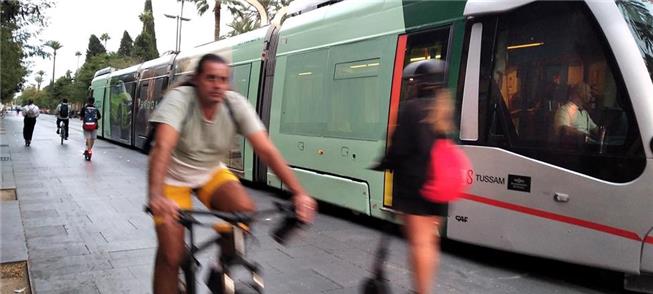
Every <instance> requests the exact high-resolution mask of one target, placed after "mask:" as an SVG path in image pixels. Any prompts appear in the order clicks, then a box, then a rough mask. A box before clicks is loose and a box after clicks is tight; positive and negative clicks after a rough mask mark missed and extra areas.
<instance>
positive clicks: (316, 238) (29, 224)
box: [1, 115, 601, 294]
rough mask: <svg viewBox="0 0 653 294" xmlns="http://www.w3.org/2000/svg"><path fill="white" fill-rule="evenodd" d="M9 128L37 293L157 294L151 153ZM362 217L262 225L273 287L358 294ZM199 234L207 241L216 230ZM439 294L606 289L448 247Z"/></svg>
mask: <svg viewBox="0 0 653 294" xmlns="http://www.w3.org/2000/svg"><path fill="white" fill-rule="evenodd" d="M4 128H5V130H6V131H5V132H3V133H2V134H1V136H2V144H4V145H8V148H10V150H11V155H12V158H11V160H12V164H13V173H12V175H13V176H14V178H15V185H16V187H17V192H18V193H17V194H18V204H19V206H20V219H21V221H22V225H23V226H24V238H25V239H24V240H25V242H26V246H27V249H28V256H29V257H28V258H29V270H30V277H31V279H32V283H33V287H34V290H35V293H38V294H43V293H150V292H151V277H152V269H153V261H154V254H155V246H156V237H155V233H154V229H153V225H152V221H151V219H150V217H149V216H148V215H146V214H145V213H144V212H143V211H142V207H143V205H144V203H145V191H146V181H145V180H146V169H147V157H146V156H145V155H143V154H141V153H139V152H137V151H134V150H131V149H127V148H124V147H121V146H118V145H114V144H111V143H108V142H106V141H102V140H100V141H99V142H98V143H97V146H96V148H95V152H94V157H93V161H92V162H86V161H84V160H83V159H82V151H83V143H82V142H83V140H82V134H81V131H80V130H81V128H80V123H79V121H72V122H71V125H70V130H71V131H70V133H71V135H70V140H68V141H66V142H65V144H64V145H60V144H59V142H58V140H59V138H58V137H57V136H56V134H55V128H54V118H53V117H51V116H47V115H41V116H40V117H39V119H38V122H37V124H36V131H35V134H34V139H33V141H32V146H31V147H29V148H27V147H24V146H23V139H22V120H21V119H20V118H18V117H15V116H13V115H8V117H6V118H5V119H4ZM3 168H4V165H3ZM248 191H249V192H250V194H251V195H252V197H254V198H255V200H256V202H257V205H258V207H259V208H266V207H270V206H271V203H272V201H273V200H274V199H275V198H274V197H273V196H272V195H270V194H271V193H270V192H266V191H258V190H253V189H248ZM334 211H336V212H337V211H338V210H334ZM338 213H340V214H346V213H347V212H346V211H342V210H340V212H338ZM9 217H10V215H5V213H4V212H3V216H2V221H3V224H4V223H9V222H10V220H9ZM11 217H14V219H15V218H16V216H15V215H14V216H11ZM359 219H361V218H357V217H347V216H345V217H341V216H339V215H337V213H336V214H334V213H330V214H320V215H318V216H317V218H316V220H315V223H314V225H313V226H312V227H311V228H310V230H308V231H303V232H301V233H299V234H298V236H296V237H295V238H294V239H293V240H291V242H290V244H289V245H288V246H287V247H284V246H281V245H279V244H277V243H275V242H274V241H272V240H271V238H270V237H269V236H268V234H267V232H268V231H269V229H270V228H271V226H272V225H273V224H271V223H267V222H263V223H260V224H258V225H257V226H256V227H255V230H256V231H255V236H256V238H257V241H256V242H250V243H249V244H248V250H249V252H250V253H249V256H250V257H251V258H253V259H254V260H256V261H257V262H259V263H261V264H262V265H263V268H264V277H265V281H266V293H311V294H312V293H329V294H342V293H359V284H360V282H361V280H363V279H364V278H365V277H368V276H370V272H369V270H370V265H371V262H372V260H373V254H374V251H375V248H376V244H377V242H378V240H379V236H380V234H381V233H380V232H379V230H378V227H379V226H374V225H372V226H370V225H367V224H366V225H362V224H359V223H357V222H355V221H352V220H359ZM4 229H5V228H4V227H3V230H4ZM198 234H199V236H200V237H199V238H200V239H203V238H207V237H208V236H209V235H210V232H208V231H206V230H199V231H198ZM390 238H391V243H390V255H389V259H388V262H387V263H386V268H387V270H388V278H389V280H390V284H391V285H392V289H393V293H408V291H409V289H410V272H409V270H408V269H407V267H406V262H405V260H406V254H407V251H406V244H405V241H404V240H403V239H401V238H400V237H397V236H396V235H391V236H390ZM2 250H3V253H4V252H5V250H7V249H5V247H3V249H2ZM489 252H493V251H489ZM213 255H214V252H213V251H210V252H206V253H203V254H201V256H200V257H201V258H200V260H201V261H202V262H203V263H207V262H210V261H212V260H214V259H215V257H214V256H213ZM204 290H205V289H204ZM434 290H436V291H437V292H438V293H600V292H601V291H595V290H593V289H587V288H586V287H584V286H578V285H574V284H569V283H567V282H564V281H558V280H556V279H555V278H550V277H546V276H544V277H542V276H540V275H537V274H535V275H529V274H528V272H524V269H521V268H520V269H517V270H514V269H511V268H510V267H505V266H503V267H498V268H495V267H494V266H493V265H491V264H487V263H483V262H475V261H474V260H470V259H466V258H465V257H461V256H457V255H455V254H447V253H445V254H443V255H442V259H441V266H440V274H439V277H438V283H437V285H434Z"/></svg>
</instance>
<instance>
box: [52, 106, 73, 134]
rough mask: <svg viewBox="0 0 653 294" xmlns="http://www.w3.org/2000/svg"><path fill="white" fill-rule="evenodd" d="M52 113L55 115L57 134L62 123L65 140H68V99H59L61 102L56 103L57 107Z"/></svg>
mask: <svg viewBox="0 0 653 294" xmlns="http://www.w3.org/2000/svg"><path fill="white" fill-rule="evenodd" d="M54 114H55V115H56V116H57V134H59V132H60V131H61V123H63V128H64V131H65V135H66V136H65V137H64V139H65V140H68V123H69V121H68V118H69V114H70V106H69V105H68V99H66V98H63V99H61V103H59V105H57V108H56V109H55V110H54Z"/></svg>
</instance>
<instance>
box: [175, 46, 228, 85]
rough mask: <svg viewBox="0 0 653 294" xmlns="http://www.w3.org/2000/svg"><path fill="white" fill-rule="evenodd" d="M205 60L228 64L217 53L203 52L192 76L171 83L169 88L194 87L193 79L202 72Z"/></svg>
mask: <svg viewBox="0 0 653 294" xmlns="http://www.w3.org/2000/svg"><path fill="white" fill-rule="evenodd" d="M207 62H216V63H221V64H226V65H228V63H227V60H226V59H224V58H222V57H220V56H219V55H216V54H212V53H208V54H204V56H202V58H200V61H199V62H197V67H195V72H194V73H193V77H191V78H189V79H185V80H183V81H182V82H180V83H178V84H175V85H173V86H172V87H170V89H174V88H176V87H184V86H190V87H195V81H194V79H195V78H197V77H199V75H200V74H202V73H203V72H204V64H206V63H207Z"/></svg>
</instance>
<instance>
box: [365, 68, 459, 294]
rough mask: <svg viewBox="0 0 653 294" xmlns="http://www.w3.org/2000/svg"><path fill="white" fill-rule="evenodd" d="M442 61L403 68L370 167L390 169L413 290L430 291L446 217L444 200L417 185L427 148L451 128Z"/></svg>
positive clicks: (423, 174) (424, 174)
mask: <svg viewBox="0 0 653 294" xmlns="http://www.w3.org/2000/svg"><path fill="white" fill-rule="evenodd" d="M445 74H446V63H445V62H443V61H440V60H424V61H418V62H415V63H411V64H409V65H408V66H406V68H405V69H404V74H403V79H404V84H407V85H408V87H406V88H405V89H406V90H407V92H406V94H407V95H405V96H404V99H403V101H402V102H401V103H400V106H399V113H398V118H397V125H396V128H395V130H394V133H393V134H392V135H391V136H392V138H391V140H390V146H389V148H388V152H387V154H386V156H385V157H384V158H383V160H382V162H381V163H380V164H379V165H378V166H377V167H376V168H375V169H378V170H386V169H389V170H392V171H393V198H392V199H393V200H392V208H393V209H395V210H397V211H399V212H401V213H402V220H403V222H404V232H405V234H406V237H407V239H408V243H409V249H410V257H409V261H410V264H411V267H412V271H413V282H414V288H415V291H416V292H417V293H419V294H426V293H430V292H431V285H432V279H433V276H434V274H435V273H436V271H437V264H438V259H439V250H440V248H439V241H440V240H439V237H438V234H437V232H438V231H439V229H440V228H441V224H442V221H443V219H444V218H446V217H447V214H448V210H449V205H448V204H447V203H437V202H431V201H428V200H426V199H425V198H423V197H422V196H421V194H420V189H421V188H422V186H423V185H424V183H425V182H426V179H427V168H428V164H429V162H430V154H431V147H432V146H433V144H434V143H435V142H436V140H438V139H443V138H447V136H448V135H449V134H451V132H452V131H453V128H454V127H453V121H452V116H453V110H454V107H453V102H452V100H451V96H450V94H449V91H448V90H446V89H445V88H444V86H445V84H446V82H445V81H446V79H445Z"/></svg>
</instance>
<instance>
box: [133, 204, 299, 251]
mask: <svg viewBox="0 0 653 294" xmlns="http://www.w3.org/2000/svg"><path fill="white" fill-rule="evenodd" d="M274 206H275V208H272V209H267V210H260V211H256V212H252V213H245V212H219V211H211V210H195V209H179V216H180V219H179V222H180V223H182V224H183V223H191V224H202V223H200V222H198V221H197V220H195V219H194V218H193V217H192V215H208V216H214V217H217V218H219V219H221V220H224V221H226V222H228V223H230V224H232V225H236V224H238V223H251V222H253V221H255V220H256V219H257V218H260V217H262V216H265V215H269V214H282V215H284V218H283V221H282V222H281V223H280V225H279V226H277V227H275V228H274V229H273V230H272V232H271V236H272V238H273V239H274V240H275V241H276V242H278V243H279V244H282V245H285V243H286V241H287V240H288V237H290V236H291V235H292V233H293V232H294V231H295V230H296V229H298V228H300V227H301V226H303V225H304V222H302V221H300V220H299V218H297V215H296V214H295V206H294V205H293V204H291V203H281V202H276V201H275V202H274ZM145 212H147V213H149V214H152V209H150V207H149V206H145Z"/></svg>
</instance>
